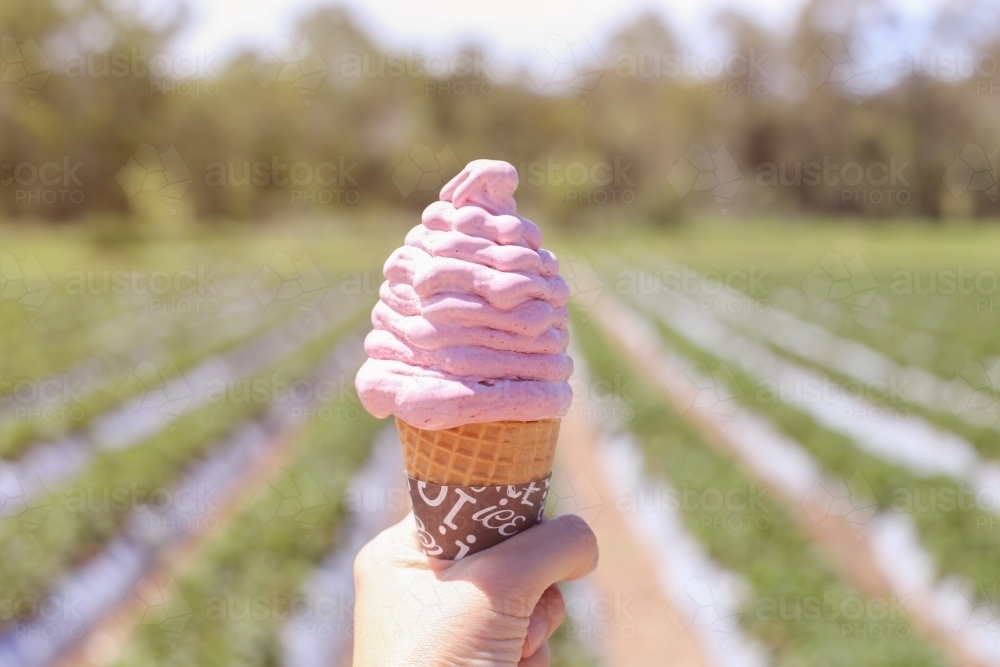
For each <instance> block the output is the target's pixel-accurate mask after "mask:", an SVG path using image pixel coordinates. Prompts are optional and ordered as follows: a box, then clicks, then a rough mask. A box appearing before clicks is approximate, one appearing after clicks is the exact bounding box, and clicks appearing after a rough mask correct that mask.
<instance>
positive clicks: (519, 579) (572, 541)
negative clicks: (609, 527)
mask: <svg viewBox="0 0 1000 667" xmlns="http://www.w3.org/2000/svg"><path fill="white" fill-rule="evenodd" d="M597 559H598V553H597V537H596V536H595V535H594V531H592V530H591V529H590V526H588V525H587V522H586V521H584V520H583V519H581V518H580V517H578V516H575V515H572V514H567V515H563V516H560V517H557V518H555V519H552V520H550V521H543V522H542V523H540V524H538V525H536V526H533V527H531V528H529V529H528V530H526V531H524V532H522V533H518V534H517V535H515V536H513V537H512V538H510V539H509V540H507V541H505V542H501V543H500V544H498V545H496V546H495V547H492V548H490V549H486V550H485V551H481V552H479V553H477V554H473V555H472V556H468V557H466V558H465V559H463V560H460V561H458V563H457V564H456V565H455V567H453V568H452V569H451V574H452V576H469V577H470V578H474V579H475V580H476V582H477V585H480V586H481V587H484V590H485V591H486V592H487V593H494V594H496V595H499V596H502V597H503V598H507V599H516V598H531V599H533V600H537V599H538V597H539V596H540V595H541V594H542V591H544V590H545V589H546V588H548V587H549V586H551V585H552V584H554V583H556V582H557V581H563V580H564V579H579V578H580V577H582V576H584V575H587V574H590V573H591V572H592V571H593V570H594V568H595V567H597ZM532 606H533V602H532Z"/></svg>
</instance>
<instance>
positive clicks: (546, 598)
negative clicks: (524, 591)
mask: <svg viewBox="0 0 1000 667" xmlns="http://www.w3.org/2000/svg"><path fill="white" fill-rule="evenodd" d="M565 618H566V603H565V601H563V596H562V592H561V591H560V590H559V587H558V586H555V585H552V586H549V587H548V588H546V589H545V592H544V593H542V597H541V598H540V599H539V600H538V604H536V605H535V609H534V610H533V611H532V612H531V616H530V617H529V619H528V632H527V636H525V638H524V647H523V648H522V649H521V657H522V658H530V657H531V656H532V655H534V654H535V652H537V651H538V649H539V648H540V647H541V646H542V645H543V644H544V643H545V642H547V641H548V639H549V637H551V636H552V633H553V632H555V631H556V629H557V628H558V627H559V624H560V623H562V622H563V619H565Z"/></svg>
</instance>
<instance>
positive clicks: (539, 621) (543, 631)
mask: <svg viewBox="0 0 1000 667" xmlns="http://www.w3.org/2000/svg"><path fill="white" fill-rule="evenodd" d="M548 634H549V622H548V620H547V619H546V618H545V614H544V612H543V613H541V614H539V615H538V616H532V617H531V618H530V619H529V620H528V636H527V639H526V643H527V644H528V650H529V651H531V653H532V654H534V652H535V651H537V650H538V647H539V646H541V645H542V642H544V641H545V638H546V637H547V636H548Z"/></svg>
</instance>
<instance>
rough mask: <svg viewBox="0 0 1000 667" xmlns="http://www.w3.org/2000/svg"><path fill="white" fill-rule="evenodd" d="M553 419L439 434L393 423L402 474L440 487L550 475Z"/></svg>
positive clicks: (460, 428)
mask: <svg viewBox="0 0 1000 667" xmlns="http://www.w3.org/2000/svg"><path fill="white" fill-rule="evenodd" d="M559 421H560V420H559V419H542V420H538V421H530V422H518V421H496V422H482V423H478V424H463V425H462V426H456V427H454V428H447V429H442V430H439V431H428V430H425V429H422V428H416V427H414V426H410V425H409V424H407V423H406V422H404V421H403V420H401V419H399V418H397V419H396V428H397V429H398V430H399V440H400V442H401V443H402V445H403V458H404V460H405V463H406V472H407V474H408V475H409V476H410V477H412V478H413V479H417V480H420V481H422V482H431V483H433V484H440V485H442V486H495V485H498V484H523V483H526V482H533V481H535V480H537V479H541V478H543V477H546V476H547V475H548V474H549V473H550V472H552V459H553V457H554V456H555V452H556V440H557V438H558V437H559Z"/></svg>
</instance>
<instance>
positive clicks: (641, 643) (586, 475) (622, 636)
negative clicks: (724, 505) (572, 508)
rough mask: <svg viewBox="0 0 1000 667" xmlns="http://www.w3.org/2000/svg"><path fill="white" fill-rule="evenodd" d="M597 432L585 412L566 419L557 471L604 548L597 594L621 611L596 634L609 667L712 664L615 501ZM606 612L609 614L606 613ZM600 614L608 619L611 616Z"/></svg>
mask: <svg viewBox="0 0 1000 667" xmlns="http://www.w3.org/2000/svg"><path fill="white" fill-rule="evenodd" d="M598 437H599V433H598V430H597V429H596V428H595V425H594V424H593V423H591V422H589V421H588V420H587V419H585V418H583V417H579V416H576V417H574V416H570V417H568V418H566V419H564V420H563V423H562V427H561V431H560V434H559V448H558V449H557V450H556V451H557V457H556V468H557V471H559V472H561V473H563V474H565V475H566V478H567V479H568V480H569V481H570V483H571V484H572V490H573V499H572V501H573V503H575V505H576V506H577V507H578V508H581V509H582V510H583V511H581V512H580V514H581V515H582V516H583V517H584V518H586V519H587V520H588V522H589V523H590V525H591V527H592V528H593V529H594V532H595V533H596V534H597V540H598V543H599V544H600V548H601V564H600V566H599V567H598V568H597V571H596V572H594V574H593V575H591V576H590V578H589V582H590V585H591V586H592V588H593V589H594V591H595V592H596V593H597V595H598V596H599V598H600V599H601V600H603V601H607V602H609V603H610V608H612V609H614V608H615V602H616V601H618V602H619V603H620V612H614V613H612V614H610V618H607V619H603V618H602V619H600V620H599V624H598V625H597V630H598V631H599V634H600V635H601V636H599V637H597V639H599V640H600V641H601V643H602V645H603V646H602V648H603V652H604V653H605V658H606V660H607V663H608V666H609V667H642V666H644V665H649V666H650V667H653V666H654V665H655V666H656V667H695V666H699V667H700V666H703V665H707V664H708V663H707V661H706V660H705V659H704V657H703V656H702V654H701V651H700V650H699V647H698V645H697V643H696V641H695V638H694V637H693V635H692V634H691V633H690V632H689V631H688V630H687V629H686V628H685V623H684V621H683V619H682V618H681V616H680V614H679V613H678V612H677V611H676V610H675V609H674V608H673V607H672V605H671V604H670V602H669V601H668V600H667V599H666V596H665V595H664V593H663V590H662V588H661V586H660V585H659V583H658V578H657V574H656V572H657V567H656V560H658V559H662V558H663V554H650V553H649V546H648V545H647V544H644V543H643V542H642V541H641V540H640V539H637V537H636V536H635V535H634V534H633V533H632V531H630V529H629V527H628V525H627V524H626V522H625V519H624V518H623V517H622V515H621V514H620V512H619V510H618V508H617V506H616V503H615V490H614V489H612V488H610V486H609V484H608V483H607V481H606V476H605V474H604V471H603V470H602V468H601V464H600V460H599V457H598V454H597V442H598ZM605 615H606V614H605ZM605 615H602V616H605Z"/></svg>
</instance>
